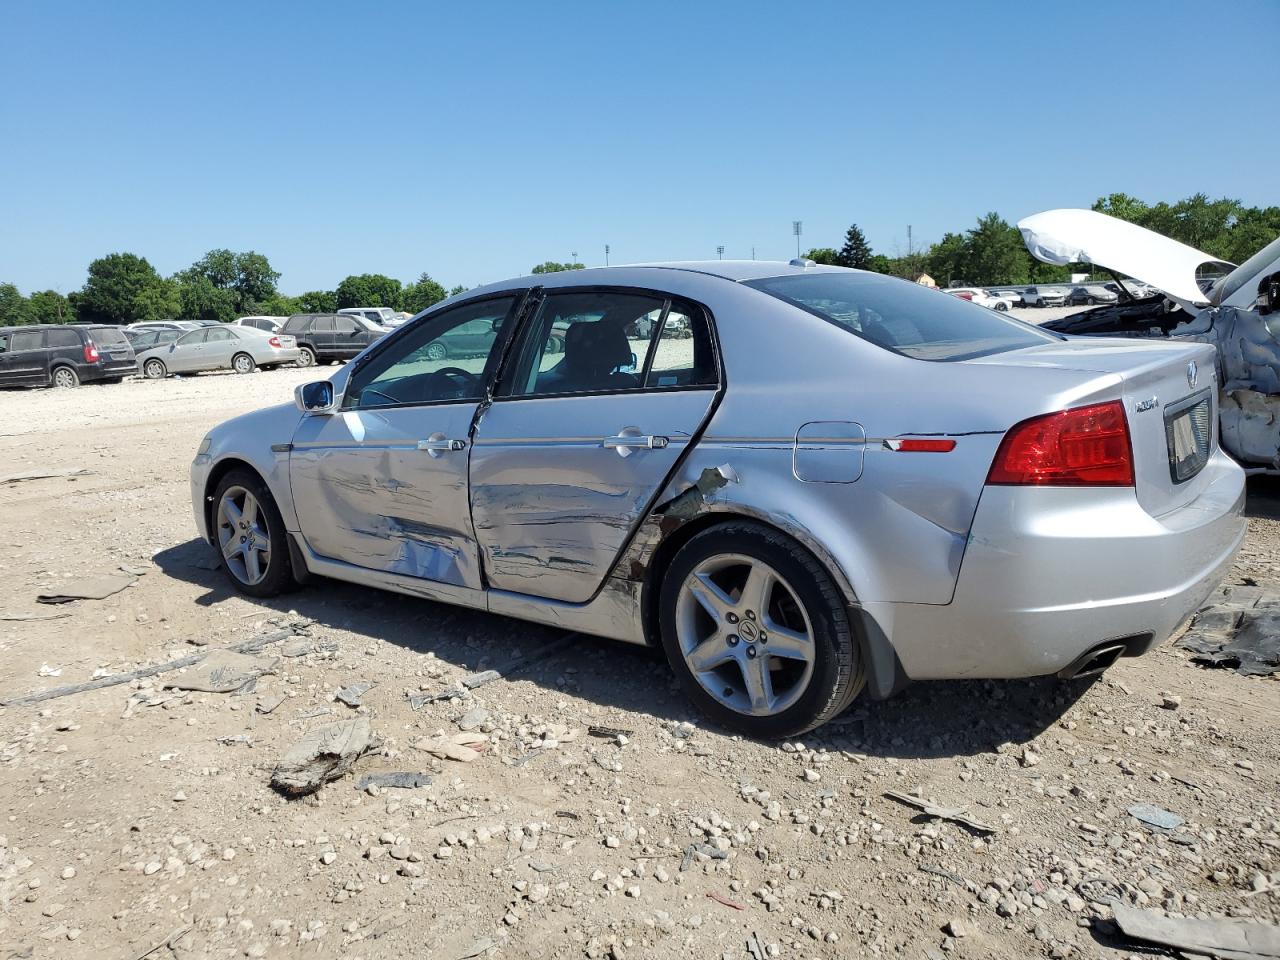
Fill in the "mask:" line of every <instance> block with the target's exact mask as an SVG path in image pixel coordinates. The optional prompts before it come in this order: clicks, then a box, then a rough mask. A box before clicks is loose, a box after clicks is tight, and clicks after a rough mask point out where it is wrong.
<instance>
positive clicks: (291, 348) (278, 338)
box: [138, 323, 301, 380]
mask: <svg viewBox="0 0 1280 960" xmlns="http://www.w3.org/2000/svg"><path fill="white" fill-rule="evenodd" d="M299 356H301V351H299V349H298V346H297V343H296V341H295V340H294V338H293V337H288V336H284V335H283V334H274V333H266V332H264V331H262V330H255V329H254V328H253V327H233V326H232V325H231V324H229V323H220V324H218V325H217V326H214V327H202V328H201V329H199V330H192V331H191V332H189V333H185V334H183V335H182V336H180V337H178V339H177V340H174V341H173V342H172V343H168V344H164V345H161V346H157V347H153V348H152V349H150V350H145V351H143V352H142V353H140V354H138V372H139V373H141V374H142V375H143V376H144V377H146V378H147V379H148V380H162V379H164V378H165V377H167V376H169V375H170V374H174V373H199V372H201V371H203V370H234V371H235V372H236V373H253V371H254V370H255V369H257V368H258V367H261V368H262V369H263V370H272V369H274V368H276V367H278V366H280V365H281V364H284V363H296V362H297V360H298V358H299Z"/></svg>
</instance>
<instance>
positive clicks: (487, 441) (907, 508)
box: [191, 261, 1245, 737]
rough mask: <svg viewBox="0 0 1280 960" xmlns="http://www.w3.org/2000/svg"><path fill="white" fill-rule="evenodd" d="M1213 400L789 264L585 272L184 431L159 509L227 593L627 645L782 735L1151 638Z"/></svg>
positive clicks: (1192, 517) (1210, 512) (1182, 541)
mask: <svg viewBox="0 0 1280 960" xmlns="http://www.w3.org/2000/svg"><path fill="white" fill-rule="evenodd" d="M477 327H486V328H487V329H489V330H491V331H492V332H493V336H492V337H491V338H487V339H488V342H487V343H486V344H485V346H484V349H482V350H477V351H475V352H474V354H475V355H469V356H467V357H465V358H458V359H450V358H440V357H438V356H437V354H438V351H434V352H433V350H432V349H431V347H432V345H433V344H435V343H438V342H440V341H441V340H443V339H447V338H448V337H449V335H450V333H451V331H454V330H459V329H463V328H465V329H467V330H470V329H473V328H477ZM553 331H555V332H556V336H554V337H553V336H552V333H553ZM557 341H558V342H559V343H560V344H562V347H560V346H557V347H554V348H553V346H552V344H553V342H557ZM1217 403H1218V399H1217V389H1216V384H1215V382H1214V358H1213V349H1212V347H1209V346H1206V345H1201V344H1172V343H1168V342H1153V341H1151V340H1142V341H1137V340H1132V341H1126V340H1118V339H1114V338H1108V339H1098V340H1090V339H1084V338H1066V337H1062V336H1059V335H1055V334H1052V333H1049V332H1045V331H1042V330H1039V329H1038V328H1036V327H1033V326H1030V325H1027V324H1024V323H1020V322H1019V321H1016V320H1013V319H1010V318H1008V317H1007V316H1006V315H1004V314H997V313H994V312H992V311H990V310H984V309H982V308H981V307H976V306H974V305H973V304H970V303H966V302H964V301H962V300H958V299H956V298H955V297H951V296H948V295H946V294H944V293H940V292H937V291H932V290H928V289H926V288H924V287H921V286H918V285H916V284H912V283H907V282H904V281H900V280H896V279H892V278H889V277H885V276H881V275H878V274H871V273H864V272H861V271H854V270H844V269H841V268H836V267H818V266H814V265H813V264H811V263H809V262H807V261H793V263H792V264H769V263H754V262H751V263H733V262H721V261H715V262H711V263H693V264H668V265H653V266H644V267H615V268H606V269H599V270H585V271H574V272H572V273H562V274H554V275H546V276H541V277H527V278H523V279H518V280H511V281H508V282H505V283H498V284H494V285H491V286H488V287H484V288H481V289H478V290H473V291H470V292H469V293H468V294H467V295H466V296H465V298H455V299H453V300H449V301H446V302H444V303H442V304H439V305H437V306H435V307H433V308H432V309H431V310H429V311H427V312H425V313H424V314H422V315H420V316H418V317H415V318H414V319H413V320H412V321H410V322H409V323H407V324H405V325H404V326H403V327H401V328H400V329H398V330H396V331H395V332H393V333H391V334H389V335H388V336H386V337H384V338H382V339H381V340H379V341H378V342H377V343H376V344H374V345H372V346H370V347H369V348H368V349H367V350H365V351H364V352H363V353H362V354H361V355H360V356H359V357H357V358H356V359H355V360H354V361H353V362H352V363H350V364H348V365H347V366H346V367H344V368H343V369H342V370H341V371H339V372H337V373H336V374H334V376H333V377H332V379H330V380H325V381H317V382H314V383H309V384H304V385H303V386H301V387H299V388H298V390H297V392H296V396H295V403H294V404H290V405H284V406H278V407H273V408H270V409H266V410H260V411H257V412H255V413H251V414H247V415H245V416H242V417H239V418H237V419H235V420H231V421H228V422H227V423H224V424H222V425H221V426H219V427H217V428H215V429H214V430H213V431H212V432H211V433H210V434H209V435H208V436H207V437H205V439H204V441H203V442H202V444H201V445H200V448H199V450H198V452H197V456H196V458H195V461H194V463H193V465H192V471H191V494H192V504H193V507H194V512H195V522H196V526H197V528H198V529H199V532H200V534H201V536H203V537H204V538H205V539H207V540H208V541H209V542H210V543H212V544H213V545H214V546H215V547H216V548H217V550H218V551H219V553H220V555H221V558H222V562H223V565H224V567H225V569H226V571H227V573H228V575H229V576H230V579H231V582H232V583H233V584H234V585H235V586H236V587H237V588H238V589H239V590H241V591H243V592H244V593H247V594H250V595H252V596H259V597H265V596H271V595H274V594H275V593H277V592H279V591H281V590H283V589H285V588H287V587H289V586H290V585H292V584H293V583H294V582H306V581H308V580H310V579H312V578H314V577H332V578H335V579H339V580H346V581H350V582H353V583H358V584H365V585H368V586H371V587H378V588H381V589H386V590H394V591H398V592H400V593H406V594H411V595H413V596H419V597H427V598H431V599H433V600H440V601H445V602H449V603H455V604H460V605H464V606H469V607H476V608H480V609H485V610H489V611H492V612H493V613H497V614H503V615H507V616H513V617H520V618H524V619H527V620H532V621H537V622H540V623H546V624H555V625H557V626H559V627H563V628H566V629H573V630H579V631H584V632H590V633H594V634H599V635H602V636H606V637H612V638H616V639H619V640H624V641H630V642H633V643H639V644H650V645H654V646H658V647H661V648H662V649H663V650H664V651H665V653H666V656H667V658H668V660H669V661H670V663H671V667H672V669H673V670H674V671H675V673H676V676H677V677H678V678H679V681H680V683H681V684H682V686H683V688H684V689H685V690H686V691H687V693H688V695H689V697H690V698H691V699H692V700H693V701H694V702H695V703H696V704H697V706H698V707H699V708H700V709H701V710H702V711H703V712H704V713H706V714H707V715H708V716H710V717H711V718H713V719H714V720H716V721H718V722H720V723H722V724H725V725H727V726H730V727H734V728H737V729H740V730H742V731H744V732H746V733H748V734H750V735H753V736H760V737H785V736H793V735H795V734H798V733H800V732H802V731H804V730H807V729H810V728H812V727H814V726H817V725H818V724H821V723H823V722H825V721H827V720H829V719H831V718H832V717H834V716H835V715H836V714H838V713H839V712H840V711H841V710H843V709H844V708H845V707H847V706H848V705H849V704H850V703H851V702H852V701H853V699H854V698H855V697H856V696H858V695H859V694H860V693H863V694H864V695H866V696H869V697H872V698H882V697H886V696H888V695H890V694H891V693H892V692H893V691H894V690H896V689H897V688H898V687H899V686H900V685H901V684H902V683H904V682H906V681H908V680H927V679H935V678H962V677H968V678H971V677H986V678H1001V677H1028V676H1039V675H1045V674H1057V675H1059V676H1062V677H1074V676H1082V675H1086V674H1089V673H1094V672H1097V671H1100V670H1102V669H1105V668H1106V667H1107V666H1109V665H1110V664H1111V663H1112V662H1113V661H1114V660H1115V659H1116V658H1118V657H1120V656H1139V655H1141V654H1143V653H1145V652H1146V651H1147V650H1149V649H1150V648H1151V647H1152V646H1153V645H1155V644H1157V643H1160V642H1161V641H1163V640H1164V639H1166V638H1167V637H1168V636H1169V635H1170V634H1171V633H1172V632H1173V631H1174V630H1175V629H1176V628H1177V627H1178V625H1179V624H1180V623H1182V622H1183V621H1184V620H1185V619H1186V617H1187V616H1188V615H1189V614H1190V613H1191V612H1192V611H1194V610H1195V609H1196V608H1197V606H1198V605H1199V604H1200V603H1201V601H1202V600H1203V599H1204V598H1205V597H1206V596H1207V595H1208V594H1209V593H1210V592H1211V591H1212V590H1213V588H1214V587H1215V585H1216V584H1217V583H1218V581H1219V579H1220V578H1221V577H1222V576H1223V574H1224V572H1225V571H1226V570H1227V568H1228V566H1229V565H1230V563H1231V560H1232V557H1233V556H1234V554H1235V552H1236V550H1237V549H1238V548H1239V546H1240V543H1241V541H1242V539H1243V537H1244V532H1245V523H1244V520H1243V519H1242V517H1241V511H1242V506H1243V499H1244V474H1243V472H1242V471H1241V469H1240V468H1239V467H1238V466H1237V465H1236V464H1235V463H1234V462H1233V461H1232V460H1231V459H1230V458H1228V457H1227V456H1225V455H1224V454H1223V453H1222V452H1221V451H1220V450H1219V448H1218V437H1217V431H1216V427H1215V424H1216V423H1217V416H1216V411H1217Z"/></svg>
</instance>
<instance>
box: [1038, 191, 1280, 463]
mask: <svg viewBox="0 0 1280 960" xmlns="http://www.w3.org/2000/svg"><path fill="white" fill-rule="evenodd" d="M1018 229H1019V230H1021V231H1022V236H1023V240H1024V241H1025V242H1026V244H1027V249H1028V250H1030V251H1031V253H1032V255H1033V256H1035V257H1037V258H1039V259H1040V260H1043V261H1045V262H1046V263H1055V264H1060V265H1061V264H1068V263H1091V264H1095V265H1097V266H1099V267H1103V268H1105V269H1108V270H1111V271H1114V272H1115V273H1117V274H1123V275H1126V276H1130V277H1134V278H1136V279H1137V280H1139V281H1141V282H1142V283H1144V284H1148V285H1150V286H1151V287H1153V288H1154V289H1155V290H1156V291H1157V292H1156V293H1154V294H1152V295H1150V296H1146V297H1142V296H1139V295H1137V291H1135V290H1134V289H1132V286H1133V285H1131V284H1126V283H1125V282H1123V281H1121V282H1120V283H1119V285H1120V287H1121V289H1122V290H1124V291H1125V293H1126V294H1127V296H1126V295H1122V296H1121V299H1120V302H1119V303H1115V304H1109V305H1107V306H1103V307H1098V308H1096V309H1093V310H1085V311H1083V312H1081V313H1077V314H1074V315H1072V316H1070V317H1065V318H1063V319H1061V320H1051V321H1049V322H1048V323H1046V324H1044V327H1045V328H1046V329H1050V330H1055V331H1057V332H1059V333H1065V334H1070V335H1075V336H1089V337H1143V338H1148V337H1165V338H1169V339H1173V340H1183V341H1198V342H1200V343H1210V344H1213V345H1214V346H1215V347H1217V350H1218V355H1217V370H1216V374H1217V381H1218V384H1219V389H1220V393H1221V397H1220V404H1219V413H1220V430H1221V443H1222V446H1223V447H1224V448H1225V449H1226V450H1227V451H1228V452H1229V453H1230V454H1232V456H1234V457H1235V458H1236V459H1237V460H1239V461H1240V462H1241V463H1243V464H1244V465H1245V466H1246V467H1247V468H1249V469H1250V470H1251V471H1257V472H1265V473H1273V474H1280V427H1277V426H1276V425H1277V424H1278V423H1280V238H1277V239H1276V240H1273V241H1272V242H1271V243H1269V244H1268V245H1267V246H1265V247H1263V248H1262V249H1261V250H1259V251H1258V252H1257V253H1255V254H1254V255H1253V256H1252V257H1250V258H1249V259H1248V260H1246V261H1245V262H1244V263H1242V264H1241V265H1240V266H1238V267H1237V266H1235V265H1234V264H1230V263H1226V262H1224V261H1222V260H1218V259H1217V258H1216V257H1213V256H1211V255H1210V254H1207V253H1205V252H1203V251H1201V250H1197V249H1195V248H1194V247H1189V246H1187V245H1186V244H1184V243H1179V242H1178V241H1176V240H1171V239H1170V238H1169V237H1165V236H1162V235H1160V234H1158V233H1155V232H1153V231H1151V230H1147V229H1145V228H1144V227H1139V226H1137V225H1136V224H1132V223H1127V222H1125V221H1123V220H1117V219H1115V218H1114V217H1109V216H1106V215H1105V214H1101V213H1097V212H1095V211H1092V210H1049V211H1046V212H1044V213H1037V214H1036V215H1035V216H1031V217H1027V218H1026V219H1025V220H1022V221H1019V223H1018Z"/></svg>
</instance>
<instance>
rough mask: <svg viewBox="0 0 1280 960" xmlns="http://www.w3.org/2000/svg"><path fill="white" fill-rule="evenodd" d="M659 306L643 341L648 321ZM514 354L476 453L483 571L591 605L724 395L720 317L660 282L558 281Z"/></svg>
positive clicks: (492, 578)
mask: <svg viewBox="0 0 1280 960" xmlns="http://www.w3.org/2000/svg"><path fill="white" fill-rule="evenodd" d="M655 311H656V312H657V315H658V316H660V317H661V318H662V322H661V323H660V324H654V325H652V326H653V331H652V334H651V335H650V336H649V337H641V336H640V334H639V332H638V329H639V328H640V327H642V326H643V325H642V324H637V323H636V321H637V320H639V319H640V318H642V317H644V316H646V315H649V314H653V313H654V312H655ZM553 330H557V331H563V333H564V340H563V343H564V352H563V353H558V352H554V351H555V350H556V346H555V345H556V344H557V340H558V338H556V337H553V336H552V331H553ZM689 332H692V336H689ZM511 356H512V360H511V362H510V363H509V367H508V370H507V371H506V372H504V374H503V382H502V383H501V384H500V387H499V390H498V392H497V396H496V397H495V399H494V402H493V404H492V405H491V406H490V407H489V408H488V409H487V410H486V411H485V412H484V414H483V416H482V417H481V419H480V421H479V424H478V425H477V428H476V433H475V437H474V441H473V442H474V448H473V450H472V453H471V513H472V517H473V520H474V523H475V529H476V538H477V540H478V542H479V544H480V549H481V556H482V560H483V563H484V569H485V574H486V576H487V578H488V581H489V584H490V586H492V587H493V588H495V589H498V590H509V591H514V592H517V593H523V594H530V595H533V596H538V597H548V598H552V599H556V600H565V601H569V602H573V603H581V602H585V601H587V600H589V599H590V598H591V597H592V596H593V595H594V594H595V592H596V590H597V589H598V588H599V586H600V585H601V583H602V582H603V581H604V579H605V577H606V576H607V575H608V572H609V570H610V569H611V568H612V567H613V564H614V562H615V560H616V558H617V556H618V554H619V553H620V552H621V550H622V548H623V546H624V545H625V543H626V542H627V540H628V539H630V536H631V534H632V532H633V530H634V529H635V528H636V526H637V525H638V524H639V523H640V521H641V520H642V519H643V517H644V516H645V514H646V512H647V510H648V509H649V506H650V504H651V503H652V501H653V499H654V498H655V497H656V496H657V494H658V492H659V491H660V490H661V489H662V487H663V486H664V485H665V483H666V481H667V478H668V477H669V476H670V474H671V472H672V470H673V469H674V468H675V465H676V462H677V460H678V459H679V458H680V455H681V454H682V453H683V452H684V450H685V448H686V446H687V445H688V443H689V441H690V440H691V438H692V437H694V436H695V435H696V434H697V433H698V431H699V430H700V429H701V427H702V425H703V423H704V422H705V421H706V419H707V417H708V415H709V413H710V411H711V409H712V407H713V405H714V403H715V398H716V395H717V390H718V387H719V383H720V377H719V369H720V368H719V363H718V359H717V356H716V351H715V347H714V335H713V332H712V329H711V319H710V317H709V316H708V315H707V313H706V311H705V310H704V309H703V308H702V307H700V306H698V305H695V304H692V303H687V302H684V301H681V300H678V299H673V298H671V297H669V296H667V295H666V294H663V293H659V292H648V291H641V290H618V289H604V288H595V289H579V290H571V291H556V292H553V293H550V294H548V295H547V296H546V298H545V300H544V301H543V303H542V304H541V306H540V307H539V310H538V313H537V315H536V316H535V317H534V319H533V320H532V322H530V323H527V324H525V325H524V327H523V328H522V330H521V332H520V340H519V343H518V344H517V345H516V348H515V349H514V350H513V352H512V354H511Z"/></svg>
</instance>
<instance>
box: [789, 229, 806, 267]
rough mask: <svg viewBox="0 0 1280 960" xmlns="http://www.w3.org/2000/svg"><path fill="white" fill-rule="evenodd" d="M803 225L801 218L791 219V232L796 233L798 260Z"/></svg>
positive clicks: (797, 257)
mask: <svg viewBox="0 0 1280 960" xmlns="http://www.w3.org/2000/svg"><path fill="white" fill-rule="evenodd" d="M803 227H804V222H803V221H801V220H792V221H791V232H792V233H794V234H795V235H796V259H797V260H798V259H800V233H801V230H802V228H803Z"/></svg>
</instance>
